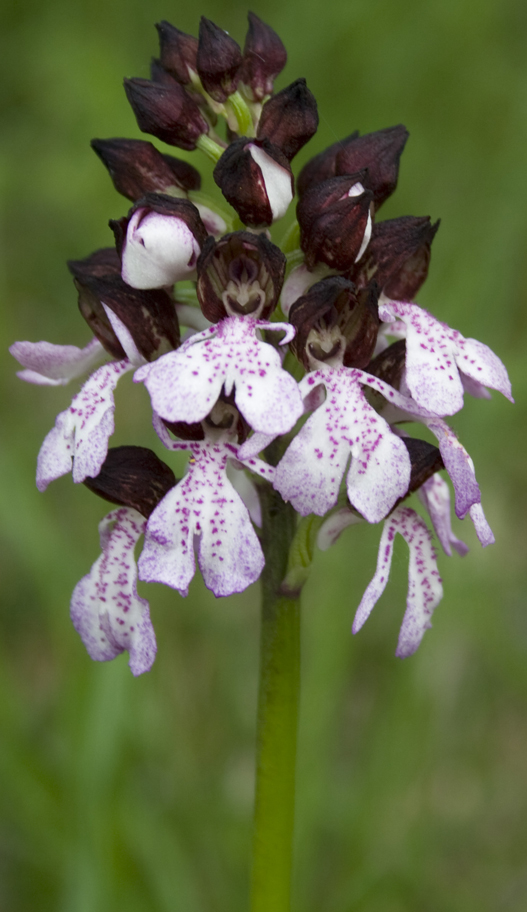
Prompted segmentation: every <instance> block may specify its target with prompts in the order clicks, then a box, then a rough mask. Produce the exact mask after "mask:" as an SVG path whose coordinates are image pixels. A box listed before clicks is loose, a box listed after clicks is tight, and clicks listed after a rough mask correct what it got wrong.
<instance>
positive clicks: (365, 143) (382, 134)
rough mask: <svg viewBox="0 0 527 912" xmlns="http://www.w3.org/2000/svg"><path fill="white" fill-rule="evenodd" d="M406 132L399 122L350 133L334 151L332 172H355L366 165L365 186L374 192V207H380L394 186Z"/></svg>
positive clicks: (406, 137) (406, 135)
mask: <svg viewBox="0 0 527 912" xmlns="http://www.w3.org/2000/svg"><path fill="white" fill-rule="evenodd" d="M408 135H409V134H408V130H407V129H406V127H404V126H403V125H402V124H399V125H398V126H396V127H387V128H386V129H385V130H377V131H376V132H375V133H367V134H366V135H365V136H351V137H349V138H348V139H347V140H344V142H343V143H342V145H341V148H340V150H339V151H338V152H337V157H336V163H335V173H336V174H354V173H355V172H356V171H362V170H363V168H367V169H368V174H367V176H366V186H367V187H368V189H370V190H371V191H372V192H373V198H374V201H375V209H376V210H377V209H379V207H380V206H382V204H383V203H384V201H385V200H386V199H388V197H389V196H390V195H391V194H392V193H393V191H394V190H395V188H396V186H397V178H398V176H399V159H400V158H401V154H402V151H403V149H404V147H405V145H406V140H407V139H408Z"/></svg>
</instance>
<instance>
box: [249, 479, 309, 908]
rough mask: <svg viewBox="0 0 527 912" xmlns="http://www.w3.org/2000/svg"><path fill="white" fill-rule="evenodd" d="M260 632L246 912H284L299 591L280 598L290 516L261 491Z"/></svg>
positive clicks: (292, 776)
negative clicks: (253, 788)
mask: <svg viewBox="0 0 527 912" xmlns="http://www.w3.org/2000/svg"><path fill="white" fill-rule="evenodd" d="M261 501H262V514H263V515H262V521H263V524H262V546H263V550H264V554H265V560H266V563H265V569H264V571H263V573H262V631H261V647H260V689H259V695H258V733H257V769H256V801H255V817H254V842H253V869H252V883H251V912H289V909H290V893H291V868H292V854H293V828H294V802H295V764H296V739H297V724H298V703H299V695H300V587H299V588H298V590H296V591H294V590H293V591H291V590H290V589H289V588H288V591H287V594H284V592H283V586H282V584H283V581H284V579H285V577H286V574H287V570H288V560H289V549H290V546H291V543H292V541H293V539H294V536H295V526H296V514H295V511H294V510H293V508H292V507H291V506H290V504H285V503H284V502H283V500H282V498H281V497H280V495H279V494H278V493H277V492H276V491H274V490H273V489H272V488H270V487H267V486H266V487H265V488H264V487H262V489H261Z"/></svg>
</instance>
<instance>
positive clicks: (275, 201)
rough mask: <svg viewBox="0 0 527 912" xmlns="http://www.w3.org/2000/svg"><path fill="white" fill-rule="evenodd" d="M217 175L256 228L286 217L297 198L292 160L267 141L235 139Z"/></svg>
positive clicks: (223, 189) (225, 191)
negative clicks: (291, 203)
mask: <svg viewBox="0 0 527 912" xmlns="http://www.w3.org/2000/svg"><path fill="white" fill-rule="evenodd" d="M213 176H214V180H215V181H216V183H217V184H218V187H219V188H220V190H221V192H222V193H223V195H224V197H225V199H226V200H227V201H228V202H229V203H230V204H231V206H233V208H234V209H236V212H237V213H238V215H239V216H240V218H241V220H242V222H244V224H245V225H250V226H251V227H254V228H259V227H261V226H264V225H271V224H272V223H273V222H274V221H276V219H280V218H282V216H283V215H285V213H286V211H287V207H288V206H289V204H290V202H291V200H292V199H293V195H294V183H293V174H292V172H291V166H290V164H289V161H288V160H287V158H286V157H285V155H284V154H283V153H282V152H281V151H280V149H278V148H277V147H276V146H273V145H272V144H271V143H270V142H268V141H267V140H263V141H262V140H257V139H247V138H245V137H242V138H241V139H238V140H235V141H234V142H233V143H231V144H230V146H229V147H228V148H227V149H226V150H225V152H224V153H223V155H222V156H221V158H220V160H219V161H218V164H217V165H216V167H215V169H214V175H213Z"/></svg>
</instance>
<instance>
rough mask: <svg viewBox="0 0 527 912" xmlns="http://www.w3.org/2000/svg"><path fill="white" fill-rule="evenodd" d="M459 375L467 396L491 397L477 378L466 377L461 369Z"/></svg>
mask: <svg viewBox="0 0 527 912" xmlns="http://www.w3.org/2000/svg"><path fill="white" fill-rule="evenodd" d="M459 376H460V377H461V383H462V384H463V389H464V390H465V392H466V393H468V394H469V396H473V397H474V399H491V398H492V397H491V395H490V393H489V391H488V389H486V388H485V387H484V386H483V384H481V383H478V381H477V380H473V379H472V377H467V375H466V374H464V373H463V371H462V370H460V371H459Z"/></svg>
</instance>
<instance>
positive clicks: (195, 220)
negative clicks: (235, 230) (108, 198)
mask: <svg viewBox="0 0 527 912" xmlns="http://www.w3.org/2000/svg"><path fill="white" fill-rule="evenodd" d="M139 209H141V210H145V215H146V214H148V213H151V212H157V214H158V215H168V216H172V217H174V218H178V219H181V221H183V222H184V223H185V225H186V226H187V228H189V229H190V231H191V232H192V234H193V235H194V237H195V238H196V240H197V242H198V244H199V246H200V247H202V246H203V244H204V243H205V240H206V238H207V237H208V235H207V229H206V228H205V225H204V224H203V222H202V221H201V216H200V214H199V212H198V210H197V209H196V207H195V206H194V204H193V203H191V202H190V200H187V199H178V198H177V197H174V196H167V195H166V194H163V193H146V194H145V195H144V197H143V198H142V199H139V200H137V201H136V202H135V203H134V205H133V206H132V208H131V209H130V210H129V212H128V215H125V216H123V218H121V219H110V221H109V222H108V224H109V225H110V228H111V229H112V231H113V233H114V235H115V243H116V247H117V252H118V254H119V256H122V250H123V244H124V242H125V239H126V229H127V227H128V224H129V222H130V221H131V219H132V217H133V215H134V213H135V212H137V211H138V210H139ZM143 218H144V216H143Z"/></svg>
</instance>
